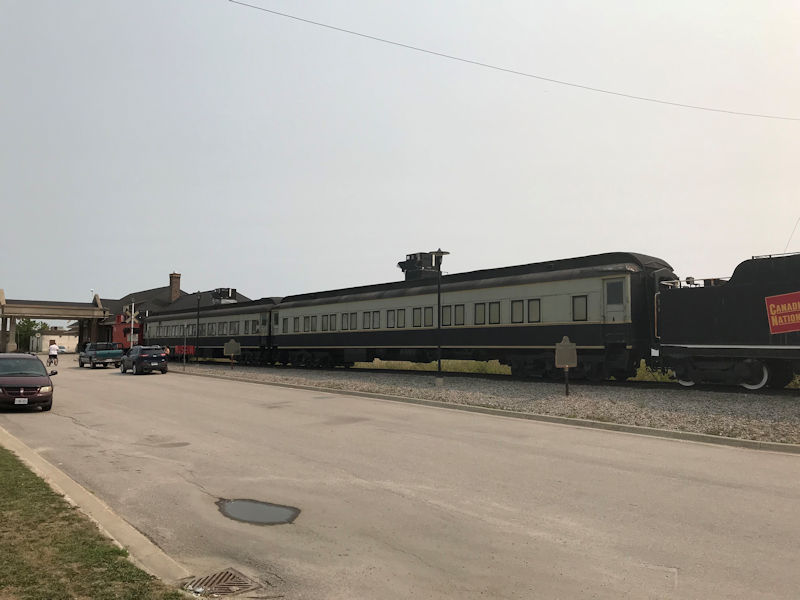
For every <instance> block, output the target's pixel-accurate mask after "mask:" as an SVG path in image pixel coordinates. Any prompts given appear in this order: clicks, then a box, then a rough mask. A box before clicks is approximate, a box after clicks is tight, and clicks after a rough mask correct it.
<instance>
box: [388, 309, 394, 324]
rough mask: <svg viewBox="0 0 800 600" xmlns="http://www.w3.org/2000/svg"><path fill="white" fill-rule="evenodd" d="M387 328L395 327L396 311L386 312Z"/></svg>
mask: <svg viewBox="0 0 800 600" xmlns="http://www.w3.org/2000/svg"><path fill="white" fill-rule="evenodd" d="M386 327H394V310H387V311H386Z"/></svg>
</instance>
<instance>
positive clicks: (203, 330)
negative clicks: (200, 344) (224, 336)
mask: <svg viewBox="0 0 800 600" xmlns="http://www.w3.org/2000/svg"><path fill="white" fill-rule="evenodd" d="M205 334H206V324H205V323H200V335H205Z"/></svg>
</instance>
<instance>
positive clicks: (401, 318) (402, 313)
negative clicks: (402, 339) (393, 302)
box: [397, 308, 406, 327]
mask: <svg viewBox="0 0 800 600" xmlns="http://www.w3.org/2000/svg"><path fill="white" fill-rule="evenodd" d="M397 326H398V327H405V326H406V309H405V308H398V309H397Z"/></svg>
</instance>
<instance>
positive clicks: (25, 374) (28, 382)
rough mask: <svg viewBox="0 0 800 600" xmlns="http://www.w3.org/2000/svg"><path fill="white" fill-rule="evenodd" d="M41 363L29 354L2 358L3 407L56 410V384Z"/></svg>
mask: <svg viewBox="0 0 800 600" xmlns="http://www.w3.org/2000/svg"><path fill="white" fill-rule="evenodd" d="M56 373H57V371H50V373H49V374H48V373H47V369H45V366H44V364H42V361H41V360H39V358H38V357H36V356H32V355H30V354H0V406H4V407H12V406H17V407H25V406H41V407H42V410H50V409H51V408H52V407H53V382H52V381H50V375H55V374H56Z"/></svg>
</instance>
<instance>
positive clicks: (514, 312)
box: [511, 300, 525, 323]
mask: <svg viewBox="0 0 800 600" xmlns="http://www.w3.org/2000/svg"><path fill="white" fill-rule="evenodd" d="M524 312H525V306H524V305H523V303H522V300H512V301H511V322H512V323H522V321H524V317H525V315H524V314H523V313H524Z"/></svg>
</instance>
